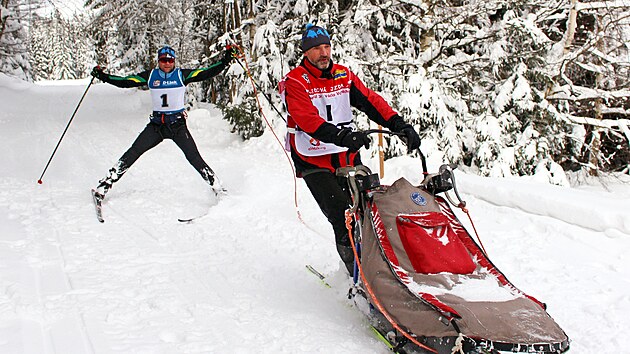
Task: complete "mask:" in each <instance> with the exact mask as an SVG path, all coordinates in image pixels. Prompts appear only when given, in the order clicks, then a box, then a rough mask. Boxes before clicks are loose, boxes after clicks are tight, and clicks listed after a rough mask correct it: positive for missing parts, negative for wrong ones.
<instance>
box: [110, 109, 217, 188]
mask: <svg viewBox="0 0 630 354" xmlns="http://www.w3.org/2000/svg"><path fill="white" fill-rule="evenodd" d="M164 139H171V140H173V142H175V144H177V146H178V147H179V148H180V149H181V150H182V152H183V153H184V155H185V156H186V159H187V160H188V162H190V164H191V165H192V166H193V167H194V168H195V170H197V172H199V174H200V175H201V177H202V178H203V179H204V180H205V181H206V182H207V183H208V184H210V185H211V186H212V185H213V184H214V172H213V171H212V169H211V168H210V167H209V166H208V164H206V162H205V161H204V160H203V158H202V157H201V154H199V150H198V149H197V144H195V141H194V140H193V138H192V135H190V131H188V127H187V126H186V120H185V119H183V118H182V119H178V120H177V121H175V122H174V123H172V124H168V123H167V124H157V123H153V122H151V123H149V124H147V126H146V127H145V128H144V130H142V132H140V135H138V137H137V138H136V140H135V141H134V142H133V144H131V147H130V148H129V150H127V151H126V152H125V153H124V154H123V155H122V157H121V158H120V159H119V162H118V166H119V171H118V174H119V178H120V177H121V176H122V175H123V174H124V173H125V172H126V171H127V170H128V169H129V167H131V165H133V164H134V162H136V160H138V158H139V157H140V156H142V154H144V153H145V152H147V151H149V150H151V149H152V148H154V147H156V146H157V145H158V144H159V143H161V142H162V141H163V140H164Z"/></svg>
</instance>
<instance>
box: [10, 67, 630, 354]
mask: <svg viewBox="0 0 630 354" xmlns="http://www.w3.org/2000/svg"><path fill="white" fill-rule="evenodd" d="M87 83H88V81H87V80H79V81H75V82H57V83H45V84H44V83H40V84H38V85H35V84H31V83H25V82H21V81H17V80H14V79H11V78H8V77H7V76H5V75H3V74H0V103H1V104H2V113H1V115H0V127H1V128H0V137H1V138H0V151H1V153H0V166H2V168H1V170H0V353H333V352H334V353H387V352H388V350H387V349H386V347H385V346H384V345H383V344H382V343H380V342H378V341H377V340H375V339H374V338H373V337H372V335H371V332H370V330H369V328H368V326H367V324H366V322H365V321H364V319H363V317H362V315H361V313H360V312H359V311H358V310H357V309H356V308H354V307H353V306H352V305H351V303H350V302H349V301H348V300H347V299H346V296H345V295H346V291H347V284H348V283H347V280H346V279H345V277H344V275H343V272H342V271H341V270H340V264H339V261H338V256H337V255H336V252H335V248H334V244H333V243H334V242H333V236H332V231H331V229H330V226H329V225H328V223H327V222H326V220H325V219H324V217H323V216H322V215H321V213H320V211H319V209H318V208H317V206H316V204H315V202H314V201H313V200H312V198H311V197H310V194H309V193H308V190H307V189H306V187H305V185H304V183H303V182H302V181H301V180H298V181H297V195H298V208H296V206H295V203H294V198H293V196H294V179H293V176H292V171H291V167H290V165H289V163H288V161H287V158H286V156H285V155H284V154H283V152H282V150H281V148H280V147H279V146H278V144H277V142H276V141H275V139H274V138H273V136H272V135H271V134H270V133H269V132H267V133H266V134H265V135H264V136H263V137H261V138H258V139H253V140H251V141H248V142H242V141H241V139H239V137H238V136H236V135H234V134H231V133H230V127H229V126H228V124H227V123H225V122H224V121H223V120H222V119H221V112H220V111H219V110H217V109H216V108H214V107H211V106H210V107H206V108H200V109H196V110H193V111H191V112H190V117H189V121H188V122H189V127H190V129H191V131H192V134H193V135H194V137H195V139H196V141H197V144H198V146H199V149H200V151H201V153H202V155H203V156H204V158H205V159H206V161H207V162H208V163H209V164H210V166H211V167H212V168H213V169H214V170H215V171H216V172H217V174H218V175H219V177H220V178H221V179H222V181H223V184H224V185H225V186H226V187H227V188H228V189H229V195H228V196H226V197H225V198H223V199H222V200H220V201H218V203H217V201H216V200H214V197H212V196H211V195H210V193H209V191H208V188H207V186H206V185H205V184H204V183H203V181H202V180H201V178H200V177H199V176H198V175H197V173H196V172H195V171H194V169H193V168H192V167H191V166H189V165H188V163H187V162H186V161H185V159H184V157H183V155H182V154H181V152H180V151H179V149H177V147H176V146H175V145H174V144H173V143H172V142H171V141H165V142H164V143H162V144H161V145H159V146H158V147H157V148H155V149H153V150H151V151H149V152H148V153H146V154H145V155H144V156H142V157H141V159H140V160H139V161H138V162H137V163H136V165H134V166H133V167H132V168H131V169H130V170H129V172H128V173H127V174H126V175H125V176H124V178H123V179H122V180H121V181H120V182H118V183H117V184H116V185H115V186H114V188H113V189H112V190H111V191H110V193H109V194H108V196H107V197H108V198H107V202H106V204H105V206H104V215H105V219H106V222H105V223H104V224H100V223H98V222H97V220H96V217H95V215H94V208H93V206H92V201H91V197H90V193H89V190H90V188H92V187H94V186H95V184H96V182H97V181H98V180H99V179H100V178H101V177H103V176H104V175H105V173H106V171H107V170H108V169H109V167H111V165H113V164H114V162H115V161H116V160H117V159H118V157H119V156H120V155H121V154H122V153H123V152H124V151H125V150H126V149H127V148H128V147H129V146H130V144H131V142H132V141H133V139H134V138H135V137H136V135H137V133H138V132H139V131H140V130H141V129H142V128H143V127H144V125H145V124H146V122H147V115H148V109H149V108H148V107H149V106H150V102H149V101H150V98H149V97H148V93H147V92H146V91H137V90H125V89H117V88H115V87H112V86H109V85H106V84H95V85H93V86H92V87H91V89H90V91H89V92H88V94H87V96H86V98H85V100H84V102H83V104H82V106H81V108H80V109H79V111H78V113H77V115H76V117H75V119H74V121H73V123H72V125H71V126H70V128H69V130H68V132H67V134H66V137H65V139H64V140H63V142H62V144H61V146H60V148H59V150H58V152H57V155H56V156H55V158H54V159H53V161H52V163H51V165H50V168H49V169H48V171H47V172H46V175H45V176H44V178H43V182H44V183H43V184H42V185H38V184H37V183H36V182H37V179H38V178H39V176H40V174H41V172H42V170H43V168H44V166H45V164H46V162H47V161H48V158H49V157H50V154H51V152H52V150H53V148H54V147H55V144H56V143H57V140H58V139H59V137H60V135H61V133H62V132H63V129H64V128H65V126H66V124H67V122H68V119H69V118H70V116H71V115H72V112H73V110H74V108H75V107H76V104H77V103H78V100H79V98H80V97H81V94H82V93H83V91H84V90H85V87H86V85H87ZM270 115H271V114H270ZM366 160H368V159H366ZM367 163H368V165H369V166H371V167H373V166H377V165H376V162H375V161H373V160H368V161H367ZM439 163H440V162H439V161H431V160H430V164H429V168H430V169H431V170H432V171H435V170H437V168H438V167H439ZM374 169H375V168H374ZM420 169H421V168H420V166H419V163H418V161H417V160H416V159H412V158H409V157H400V158H397V159H392V160H389V161H387V162H386V172H385V178H384V181H383V182H384V183H386V184H389V183H392V182H393V181H394V180H395V179H397V178H398V177H401V176H404V177H407V178H408V179H409V180H410V181H412V182H413V183H417V182H419V179H420V175H419V172H420ZM622 177H625V180H624V179H615V178H607V179H605V180H598V181H593V182H592V183H589V184H588V185H583V186H579V187H574V188H567V187H558V186H553V185H549V184H543V183H540V182H537V181H536V179H535V178H513V179H493V178H482V177H478V176H474V175H469V174H465V173H462V172H458V173H457V182H458V184H459V189H460V192H461V193H462V195H463V197H464V199H465V200H466V201H467V202H468V208H469V209H470V212H471V215H472V217H473V220H474V222H475V226H476V227H477V230H478V231H479V233H480V236H481V240H482V242H483V244H484V246H485V248H486V250H487V251H488V253H489V255H490V257H491V259H492V260H493V262H494V263H495V264H496V265H497V266H498V267H499V268H500V269H501V270H502V271H503V272H504V273H505V274H506V275H507V276H508V278H509V279H510V280H511V281H512V282H513V283H514V284H515V285H516V286H517V287H519V288H520V289H521V290H523V291H525V292H527V293H529V294H531V295H533V296H535V297H537V298H538V299H540V300H542V301H543V302H545V303H546V304H547V305H548V312H549V313H550V314H551V316H552V317H554V319H555V320H556V321H557V322H558V323H559V324H560V326H561V327H562V328H563V329H564V330H565V331H566V332H567V334H568V335H569V337H570V338H571V339H572V343H571V347H572V349H571V351H570V352H571V353H585V354H586V353H588V354H590V353H620V352H623V351H625V350H626V349H624V348H627V345H626V343H625V341H626V336H625V334H624V333H626V332H627V328H630V318H629V317H628V314H630V278H629V276H628V274H630V261H628V258H627V255H628V254H630V180H629V179H628V178H627V176H622ZM208 208H211V209H210V213H209V214H208V215H207V216H206V217H204V218H202V219H200V220H197V221H196V222H194V223H191V224H183V223H180V222H178V221H177V218H181V217H188V216H194V215H198V214H201V213H203V212H204V211H205V210H207V209H208ZM298 209H299V211H300V214H301V215H302V219H303V220H304V222H301V221H300V219H299V218H298V217H297V215H298V214H297V210H298ZM460 219H462V221H463V222H464V223H465V225H467V226H468V225H469V223H468V222H467V219H466V220H465V217H464V216H461V217H460ZM469 229H470V228H469ZM306 264H312V265H314V266H315V267H316V268H318V269H319V270H321V271H322V272H323V273H324V274H325V275H326V276H327V277H328V278H329V281H330V282H331V283H332V284H333V288H332V289H327V288H325V287H323V286H321V284H320V283H319V282H318V281H317V279H316V278H315V277H314V276H313V275H311V274H309V273H308V272H307V271H306V270H305V265H306Z"/></svg>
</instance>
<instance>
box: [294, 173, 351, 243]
mask: <svg viewBox="0 0 630 354" xmlns="http://www.w3.org/2000/svg"><path fill="white" fill-rule="evenodd" d="M302 178H303V179H304V182H306V185H307V186H308V189H309V190H310V191H311V194H312V195H313V197H314V198H315V200H316V201H317V204H318V205H319V208H320V209H321V210H322V212H323V213H324V215H325V216H326V218H327V219H328V222H330V224H331V225H332V227H333V231H334V233H335V242H336V243H337V245H340V246H347V247H350V239H349V238H348V230H347V229H346V215H345V211H346V209H348V207H349V206H350V205H351V204H352V201H351V198H350V191H349V190H348V185H347V182H346V181H347V179H346V178H345V177H339V176H335V175H334V174H333V173H331V172H329V171H322V172H315V173H309V174H305V175H304V176H303V177H302Z"/></svg>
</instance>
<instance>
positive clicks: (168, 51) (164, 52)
mask: <svg viewBox="0 0 630 354" xmlns="http://www.w3.org/2000/svg"><path fill="white" fill-rule="evenodd" d="M160 58H172V59H175V58H177V55H175V50H174V49H173V48H171V47H169V46H164V47H162V48H160V49H159V50H158V59H160Z"/></svg>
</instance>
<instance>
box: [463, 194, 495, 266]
mask: <svg viewBox="0 0 630 354" xmlns="http://www.w3.org/2000/svg"><path fill="white" fill-rule="evenodd" d="M457 207H458V208H460V209H461V210H462V211H463V212H464V213H466V216H468V220H470V225H472V228H473V231H475V236H477V241H479V246H481V249H482V250H483V253H485V254H486V257H488V252H486V248H485V247H483V243H481V238H480V237H479V233H478V232H477V228H476V227H475V223H474V222H473V219H472V217H471V216H470V212H468V209H467V208H466V207H465V206H464V205H463V204H461V203H460V204H459V205H458V206H457Z"/></svg>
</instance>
